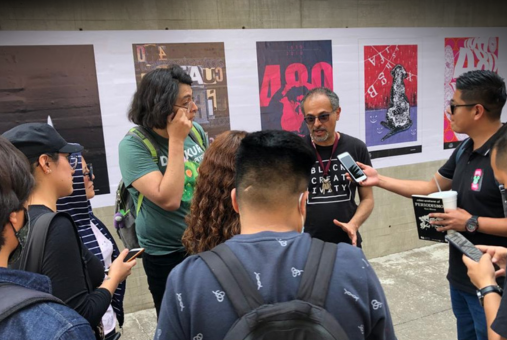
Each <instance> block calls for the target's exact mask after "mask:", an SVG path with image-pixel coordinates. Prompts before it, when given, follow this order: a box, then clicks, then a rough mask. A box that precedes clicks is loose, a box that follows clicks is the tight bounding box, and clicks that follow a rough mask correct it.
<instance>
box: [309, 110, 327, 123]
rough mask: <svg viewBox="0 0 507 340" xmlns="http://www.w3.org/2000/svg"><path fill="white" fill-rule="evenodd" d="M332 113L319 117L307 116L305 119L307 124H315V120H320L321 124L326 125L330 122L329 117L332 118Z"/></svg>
mask: <svg viewBox="0 0 507 340" xmlns="http://www.w3.org/2000/svg"><path fill="white" fill-rule="evenodd" d="M331 113H332V112H331ZM331 113H329V112H325V113H322V114H320V115H318V116H311V115H307V116H305V118H304V119H305V122H306V124H313V123H315V119H318V120H319V122H321V123H326V122H327V121H329V116H331Z"/></svg>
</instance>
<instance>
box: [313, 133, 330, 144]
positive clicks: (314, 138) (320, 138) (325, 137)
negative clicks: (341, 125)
mask: <svg viewBox="0 0 507 340" xmlns="http://www.w3.org/2000/svg"><path fill="white" fill-rule="evenodd" d="M312 139H313V141H314V142H317V143H322V142H325V141H327V140H328V139H329V132H326V134H325V135H324V136H322V137H316V136H315V135H314V134H313V132H312Z"/></svg>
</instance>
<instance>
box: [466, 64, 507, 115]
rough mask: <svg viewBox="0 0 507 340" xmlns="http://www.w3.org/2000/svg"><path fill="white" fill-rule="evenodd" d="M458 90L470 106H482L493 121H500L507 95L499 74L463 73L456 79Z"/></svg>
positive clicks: (489, 72)
mask: <svg viewBox="0 0 507 340" xmlns="http://www.w3.org/2000/svg"><path fill="white" fill-rule="evenodd" d="M456 89H458V90H460V91H461V99H463V100H464V101H466V102H467V103H468V104H481V105H482V106H483V107H484V109H485V110H486V114H487V115H488V116H489V117H490V118H491V119H494V120H498V119H500V115H501V114H502V108H503V106H504V105H505V101H506V98H507V94H506V91H505V81H504V80H503V78H502V77H500V76H499V75H498V74H496V73H495V72H493V71H486V70H475V71H469V72H466V73H463V74H462V75H461V76H459V77H458V78H457V79H456Z"/></svg>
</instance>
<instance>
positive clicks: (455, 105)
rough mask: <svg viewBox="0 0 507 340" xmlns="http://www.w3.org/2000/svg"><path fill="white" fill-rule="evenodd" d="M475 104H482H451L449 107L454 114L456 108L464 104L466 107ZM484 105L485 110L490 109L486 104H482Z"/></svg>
mask: <svg viewBox="0 0 507 340" xmlns="http://www.w3.org/2000/svg"><path fill="white" fill-rule="evenodd" d="M475 105H482V104H481V103H475V104H449V108H450V111H451V115H453V114H454V110H455V109H456V108H457V107H460V106H464V107H471V106H475ZM482 107H483V108H484V110H486V111H489V110H488V109H487V108H486V106H484V105H482Z"/></svg>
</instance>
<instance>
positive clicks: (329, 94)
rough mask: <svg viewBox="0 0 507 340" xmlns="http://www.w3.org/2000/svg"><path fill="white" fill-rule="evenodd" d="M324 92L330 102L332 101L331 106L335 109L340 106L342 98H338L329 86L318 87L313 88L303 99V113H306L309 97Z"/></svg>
mask: <svg viewBox="0 0 507 340" xmlns="http://www.w3.org/2000/svg"><path fill="white" fill-rule="evenodd" d="M318 94H322V95H325V96H326V97H327V98H328V99H329V102H330V103H331V108H332V110H333V112H334V111H336V110H337V109H338V108H339V107H340V98H338V95H337V94H336V93H334V92H333V91H331V90H330V89H328V88H327V87H316V88H314V89H311V90H310V91H309V92H308V93H307V94H306V95H305V96H304V97H303V99H302V100H301V112H303V115H305V114H306V113H305V102H306V100H307V99H308V98H310V97H313V96H315V95H318Z"/></svg>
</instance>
